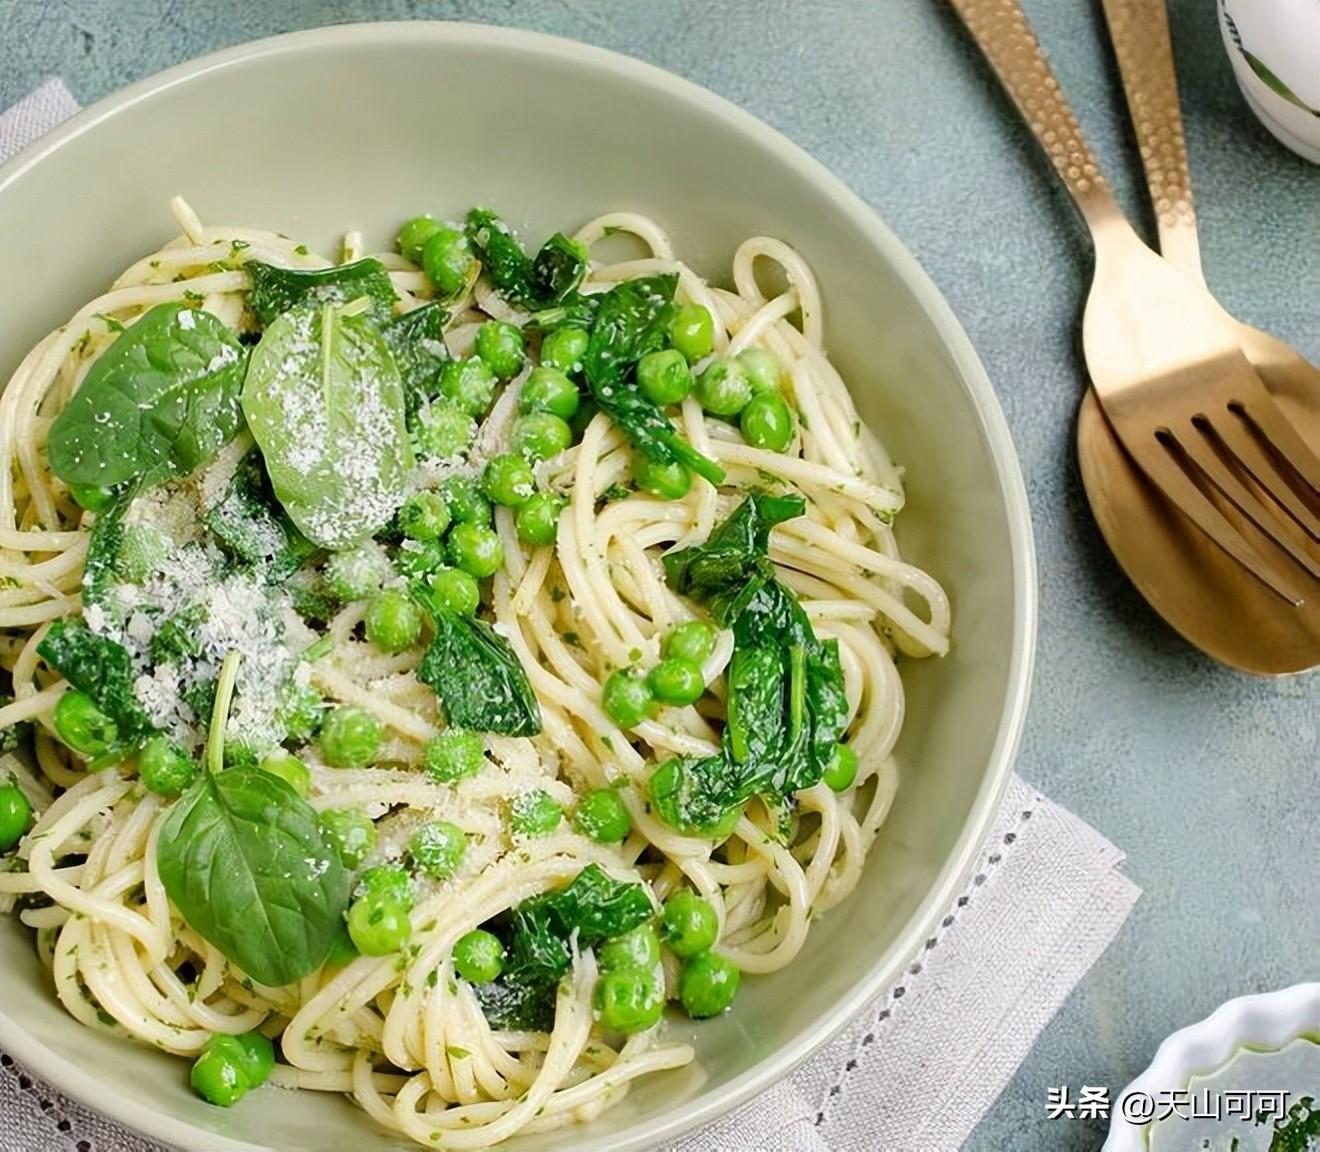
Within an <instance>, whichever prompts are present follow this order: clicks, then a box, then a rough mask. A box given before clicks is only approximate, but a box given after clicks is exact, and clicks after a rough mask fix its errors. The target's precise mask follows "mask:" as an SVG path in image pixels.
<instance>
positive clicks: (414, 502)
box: [399, 492, 451, 542]
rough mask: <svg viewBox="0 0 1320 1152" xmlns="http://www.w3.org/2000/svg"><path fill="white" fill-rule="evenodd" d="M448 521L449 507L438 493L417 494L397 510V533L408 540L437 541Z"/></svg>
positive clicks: (443, 532) (446, 527)
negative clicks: (400, 533)
mask: <svg viewBox="0 0 1320 1152" xmlns="http://www.w3.org/2000/svg"><path fill="white" fill-rule="evenodd" d="M450 519H451V517H450V514H449V505H447V504H446V503H445V498H444V497H443V496H442V495H440V493H439V492H418V493H417V494H416V495H415V496H410V497H409V498H408V501H407V503H405V504H404V506H403V507H402V508H400V509H399V531H400V532H402V533H403V534H404V535H405V536H407V537H408V539H409V540H421V541H423V542H426V541H430V540H439V539H440V537H441V536H443V535H444V534H445V531H446V529H448V527H449V521H450Z"/></svg>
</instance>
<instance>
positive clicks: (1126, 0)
mask: <svg viewBox="0 0 1320 1152" xmlns="http://www.w3.org/2000/svg"><path fill="white" fill-rule="evenodd" d="M1103 4H1104V9H1105V20H1106V21H1107V22H1108V24H1109V37H1110V39H1111V40H1112V41H1113V43H1114V55H1115V56H1117V57H1118V69H1119V72H1120V73H1121V74H1122V77H1123V91H1124V93H1125V94H1126V95H1127V103H1128V114H1129V115H1130V116H1131V117H1132V125H1133V127H1134V128H1135V129H1136V133H1137V146H1138V147H1139V148H1140V149H1141V162H1142V164H1144V165H1145V168H1146V184H1147V186H1148V187H1149V188H1150V198H1151V200H1152V201H1153V202H1154V204H1155V218H1156V222H1157V223H1158V225H1159V231H1160V251H1161V252H1162V253H1163V254H1164V256H1165V257H1166V258H1167V259H1169V260H1171V261H1173V263H1175V264H1177V265H1178V267H1179V268H1181V269H1182V270H1183V271H1184V272H1188V273H1192V274H1195V275H1196V277H1197V278H1198V279H1199V278H1200V277H1201V249H1200V246H1199V244H1198V242H1197V237H1196V212H1195V210H1194V208H1193V205H1192V182H1191V176H1190V174H1189V173H1188V170H1187V144H1186V141H1185V140H1184V138H1183V126H1182V114H1181V113H1180V112H1179V110H1178V77H1177V75H1176V74H1175V72H1174V68H1173V46H1172V44H1171V43H1170V40H1169V16H1168V12H1167V11H1166V9H1165V6H1164V0H1103Z"/></svg>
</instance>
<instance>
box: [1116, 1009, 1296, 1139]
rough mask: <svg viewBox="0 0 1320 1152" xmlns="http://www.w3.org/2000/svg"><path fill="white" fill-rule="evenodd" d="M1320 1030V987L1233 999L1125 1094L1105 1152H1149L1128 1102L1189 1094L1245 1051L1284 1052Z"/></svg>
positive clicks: (1169, 1045) (1189, 1031)
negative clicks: (1198, 1079) (1195, 1080)
mask: <svg viewBox="0 0 1320 1152" xmlns="http://www.w3.org/2000/svg"><path fill="white" fill-rule="evenodd" d="M1318 1028H1320V983H1313V984H1294V985H1293V986H1292V987H1291V988H1284V989H1282V990H1280V991H1278V992H1264V993H1261V994H1260V995H1257V996H1241V997H1239V998H1238V999H1236V1000H1230V1001H1229V1002H1228V1003H1227V1004H1225V1005H1223V1007H1221V1008H1219V1009H1218V1010H1217V1011H1216V1012H1215V1013H1214V1014H1213V1015H1211V1016H1208V1017H1206V1019H1204V1020H1202V1021H1201V1022H1200V1023H1199V1024H1193V1025H1191V1026H1190V1027H1188V1028H1184V1029H1182V1030H1181V1031H1180V1032H1175V1033H1174V1034H1173V1035H1172V1036H1170V1037H1169V1038H1168V1039H1167V1040H1165V1041H1164V1043H1163V1044H1161V1045H1160V1046H1159V1050H1158V1051H1157V1052H1156V1053H1155V1059H1154V1060H1152V1061H1151V1065H1150V1067H1149V1068H1147V1069H1146V1071H1144V1072H1143V1073H1142V1074H1141V1075H1140V1076H1138V1077H1137V1078H1136V1079H1135V1080H1133V1081H1132V1083H1131V1084H1129V1085H1128V1086H1127V1087H1126V1088H1124V1089H1123V1091H1122V1093H1121V1094H1120V1095H1119V1097H1118V1099H1117V1100H1116V1101H1114V1107H1113V1108H1112V1109H1111V1110H1110V1117H1111V1119H1110V1121H1109V1138H1108V1139H1107V1140H1106V1141H1105V1144H1104V1147H1103V1148H1102V1149H1101V1152H1146V1149H1147V1136H1148V1133H1149V1131H1150V1124H1149V1123H1147V1124H1135V1123H1133V1122H1132V1121H1131V1120H1127V1119H1125V1118H1124V1108H1123V1103H1124V1100H1125V1099H1126V1098H1127V1097H1129V1096H1138V1095H1141V1094H1144V1095H1145V1096H1147V1097H1149V1098H1151V1099H1157V1098H1158V1097H1159V1096H1160V1094H1161V1093H1169V1092H1176V1091H1179V1090H1181V1089H1184V1088H1186V1087H1187V1086H1188V1084H1189V1083H1190V1082H1191V1079H1192V1077H1193V1076H1203V1075H1205V1074H1207V1073H1209V1072H1213V1071H1215V1070H1216V1069H1217V1068H1220V1067H1222V1066H1223V1065H1224V1064H1225V1063H1226V1062H1227V1061H1228V1060H1229V1059H1231V1058H1232V1057H1233V1056H1235V1055H1236V1054H1237V1053H1238V1052H1240V1051H1242V1050H1243V1049H1244V1048H1248V1047H1251V1048H1264V1049H1275V1048H1282V1047H1283V1046H1284V1045H1285V1044H1288V1043H1289V1042H1290V1041H1293V1040H1296V1039H1298V1038H1299V1037H1301V1036H1305V1035H1314V1034H1315V1032H1316V1030H1317V1029H1318Z"/></svg>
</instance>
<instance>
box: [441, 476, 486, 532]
mask: <svg viewBox="0 0 1320 1152" xmlns="http://www.w3.org/2000/svg"><path fill="white" fill-rule="evenodd" d="M441 490H442V491H443V492H444V497H445V505H446V506H447V507H448V508H449V514H450V516H452V517H453V518H454V520H455V522H456V523H459V524H489V523H490V521H491V507H490V501H489V500H487V499H486V497H485V495H484V494H483V493H482V491H481V485H480V484H478V483H477V481H476V480H475V479H474V478H473V477H471V476H450V477H448V478H447V479H446V480H445V482H444V486H443V488H442V489H441Z"/></svg>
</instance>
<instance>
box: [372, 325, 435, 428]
mask: <svg viewBox="0 0 1320 1152" xmlns="http://www.w3.org/2000/svg"><path fill="white" fill-rule="evenodd" d="M448 323H449V313H448V312H447V311H446V310H445V309H444V308H443V307H441V306H440V305H439V304H437V303H436V302H435V301H432V302H431V303H430V304H423V305H422V306H421V307H420V308H414V309H413V310H412V311H411V312H406V313H404V315H402V316H400V317H399V318H398V319H396V320H394V321H392V322H391V323H389V324H387V325H386V326H385V327H384V328H383V329H382V330H381V335H382V336H384V337H385V343H386V344H387V345H388V346H389V349H390V354H391V355H392V356H393V357H394V363H395V366H396V367H397V368H398V369H399V377H400V379H401V380H402V381H403V399H404V405H405V407H406V408H407V410H408V415H409V416H410V417H411V416H412V415H413V413H414V412H416V411H417V410H418V409H419V408H420V407H421V406H422V404H423V403H424V402H425V401H427V400H429V399H431V398H432V397H433V396H435V395H436V393H437V391H438V389H437V388H436V380H437V378H438V377H439V375H440V369H441V368H443V367H444V366H445V361H446V360H448V359H449V349H448V348H447V347H446V346H445V325H446V324H448Z"/></svg>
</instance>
